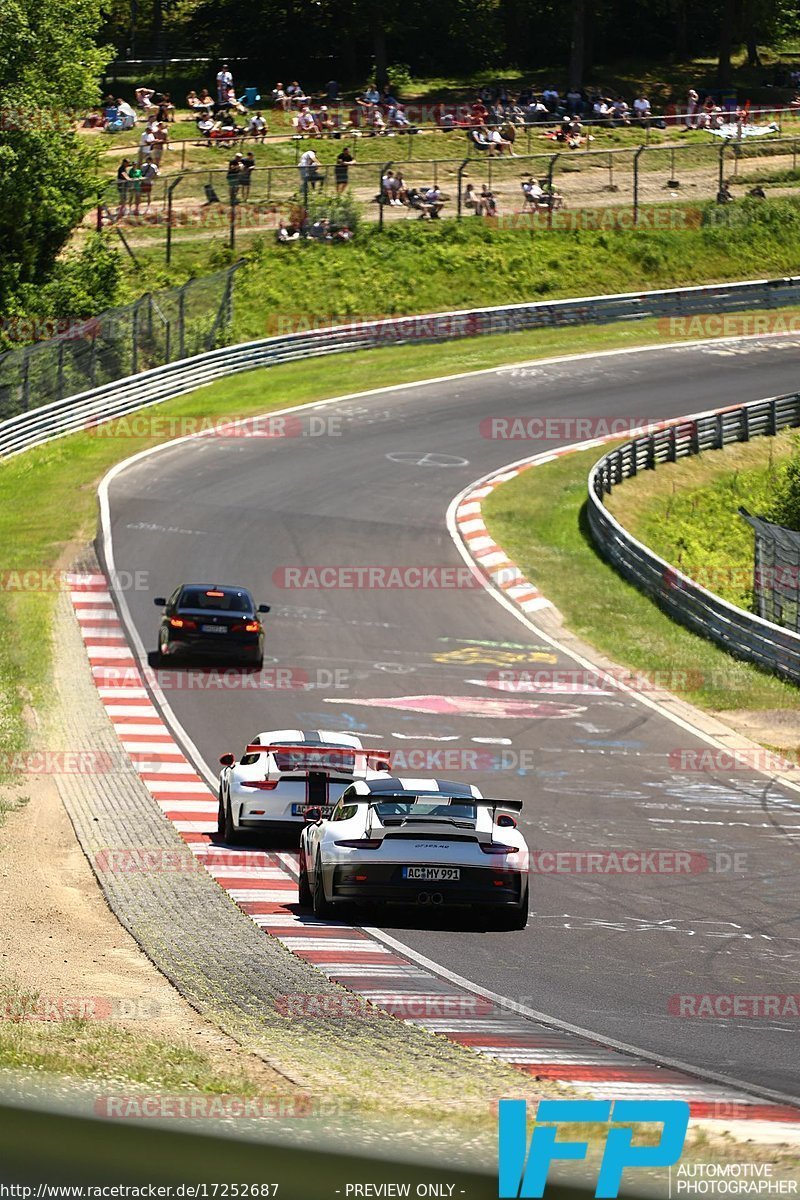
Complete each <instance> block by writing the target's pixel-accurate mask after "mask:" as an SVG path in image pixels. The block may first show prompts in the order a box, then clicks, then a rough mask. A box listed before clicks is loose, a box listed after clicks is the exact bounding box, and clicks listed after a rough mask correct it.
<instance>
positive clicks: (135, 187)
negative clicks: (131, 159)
mask: <svg viewBox="0 0 800 1200" xmlns="http://www.w3.org/2000/svg"><path fill="white" fill-rule="evenodd" d="M128 179H129V180H130V191H131V203H132V204H133V215H134V216H135V217H138V215H139V203H140V201H141V198H142V169H141V167H139V166H137V165H136V163H134V164H133V165H132V166H131V167H129V168H128Z"/></svg>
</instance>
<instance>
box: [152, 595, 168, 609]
mask: <svg viewBox="0 0 800 1200" xmlns="http://www.w3.org/2000/svg"><path fill="white" fill-rule="evenodd" d="M153 604H155V605H156V606H157V607H158V608H166V605H167V601H166V599H165V597H164V596H156V598H155V600H154V601H153Z"/></svg>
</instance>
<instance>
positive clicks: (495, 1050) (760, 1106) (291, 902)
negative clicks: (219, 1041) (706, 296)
mask: <svg viewBox="0 0 800 1200" xmlns="http://www.w3.org/2000/svg"><path fill="white" fill-rule="evenodd" d="M557 454H558V452H555V453H554V454H553V455H551V456H549V457H556V455H557ZM521 469H524V468H519V470H521ZM517 473H518V470H513V471H508V470H507V471H504V472H500V473H498V475H497V476H496V477H495V478H494V480H493V482H492V484H491V485H489V484H484V485H482V486H481V487H479V488H477V489H476V490H475V491H474V492H472V493H471V494H470V496H469V497H467V498H466V500H465V502H464V504H465V505H466V506H467V507H468V511H467V512H465V513H463V515H464V517H465V520H466V521H467V522H475V521H480V517H479V515H476V514H479V511H480V500H481V499H482V498H483V496H485V495H488V494H489V491H491V490H492V487H493V486H496V485H497V484H499V483H500V482H505V480H507V479H510V478H513V477H514V476H515V475H516V474H517ZM475 505H477V509H476V508H475V507H474V506H475ZM462 508H463V506H462ZM481 524H482V522H481ZM461 528H462V530H463V524H462V525H461ZM467 535H471V537H472V541H473V545H474V541H475V538H476V537H477V539H478V540H479V541H480V540H482V538H486V539H487V540H488V541H489V542H491V539H490V538H488V534H480V531H479V527H478V525H473V526H472V528H471V529H470V530H469V531H467ZM492 545H494V544H493V543H492ZM475 550H476V554H482V555H483V562H482V565H483V566H484V567H486V566H487V564H486V551H487V550H489V547H487V546H486V545H479V546H475ZM489 554H490V555H491V554H499V555H502V551H501V550H500V548H499V547H495V549H494V550H493V551H492V550H489ZM506 562H507V560H506V559H505V556H504V555H503V562H502V563H500V561H499V560H498V562H497V563H489V564H488V567H489V569H493V568H494V567H499V568H501V569H503V567H504V564H505V563H506ZM508 566H509V567H513V564H511V563H509V564H508ZM519 578H520V581H521V582H519V583H514V584H513V585H511V586H510V587H507V588H506V589H505V591H506V593H507V594H510V595H513V598H514V599H516V600H517V602H518V603H519V604H520V605H521V606H523V607H524V606H526V605H531V604H532V603H533V604H535V606H536V607H543V605H545V604H547V601H546V600H544V598H543V597H541V596H540V595H539V593H538V592H537V591H536V589H535V588H532V587H531V585H530V584H528V583H527V581H525V580H524V578H523V577H522V576H521V575H520V576H519ZM70 582H71V583H72V584H73V588H74V590H72V591H71V598H72V603H73V607H74V610H75V614H76V616H77V619H78V622H79V625H80V628H81V632H82V636H83V640H84V645H85V647H86V653H87V655H88V658H89V663H90V666H91V670H92V675H93V678H94V681H95V684H96V686H97V689H98V692H99V695H100V698H101V700H102V702H103V704H104V706H105V710H106V712H107V714H108V717H109V719H110V720H111V723H112V724H113V726H114V729H115V731H116V733H117V736H118V737H119V740H120V743H121V745H122V747H123V749H124V750H125V751H126V752H127V753H128V754H129V755H130V756H131V762H132V766H133V767H134V768H135V770H136V771H137V773H138V774H139V776H140V778H141V779H142V780H143V782H144V784H145V786H146V787H147V789H148V791H149V792H150V794H151V796H152V797H153V799H154V801H155V802H156V803H157V804H158V806H159V807H160V809H161V811H162V812H163V814H164V817H165V818H166V819H167V820H169V821H171V822H172V824H173V825H174V827H175V828H176V829H177V831H178V833H179V834H180V836H181V838H182V839H183V841H184V842H185V843H186V844H187V845H188V847H189V849H190V850H191V851H192V853H193V854H194V855H195V856H196V859H197V861H198V863H199V864H202V865H203V866H204V867H205V869H206V870H207V871H208V872H209V873H210V874H211V875H212V876H213V878H214V879H215V880H216V882H217V883H218V884H219V886H220V887H222V888H223V889H224V890H225V891H226V892H227V893H228V895H229V896H230V897H231V898H232V899H233V900H234V901H235V902H236V904H238V906H239V908H241V909H242V911H243V912H245V913H246V914H247V915H248V916H249V917H250V918H251V920H253V921H255V923H256V924H257V925H258V926H259V927H260V928H261V929H263V930H264V932H265V933H267V934H269V935H271V936H272V937H275V938H277V939H278V940H279V941H281V942H282V943H283V945H284V946H286V947H287V949H288V950H290V951H291V952H292V953H293V954H295V955H297V957H298V958H301V959H303V960H304V961H306V962H309V963H312V964H313V965H314V966H315V967H317V968H318V969H319V970H320V971H321V972H322V973H323V974H324V975H325V976H327V978H328V979H330V980H332V981H333V982H335V983H338V984H340V985H341V986H342V987H344V988H346V989H348V990H349V991H350V992H353V993H355V995H356V996H358V997H361V998H362V1000H364V1001H369V1002H370V1003H371V1004H374V1005H376V1006H377V1007H378V1008H381V1009H384V1010H386V1011H387V1012H389V1013H390V1014H391V1015H393V1016H395V1017H397V1018H398V1019H400V1020H403V1021H406V1022H408V1023H411V1024H415V1025H418V1026H421V1027H422V1028H424V1029H427V1030H429V1031H430V1032H432V1033H437V1034H441V1035H443V1036H444V1037H446V1038H448V1039H449V1040H450V1041H452V1042H455V1043H458V1044H459V1045H461V1046H465V1047H468V1048H469V1049H471V1050H473V1051H475V1052H476V1053H479V1054H484V1055H486V1056H488V1057H490V1058H495V1059H498V1060H500V1061H502V1062H504V1063H506V1064H508V1065H510V1066H513V1067H516V1068H517V1069H519V1070H520V1071H522V1072H524V1073H525V1074H527V1075H530V1076H534V1077H536V1078H538V1079H548V1080H552V1081H554V1082H557V1083H559V1084H562V1085H563V1086H564V1087H574V1088H577V1089H579V1090H580V1091H581V1092H582V1093H586V1094H588V1095H590V1096H593V1097H598V1098H625V1097H630V1098H637V1097H644V1096H652V1095H653V1094H654V1093H655V1094H657V1096H658V1097H659V1098H661V1099H670V1098H672V1099H685V1100H688V1101H689V1103H690V1106H691V1113H692V1116H693V1117H694V1118H695V1119H704V1120H723V1121H726V1122H730V1121H737V1120H743V1119H751V1120H752V1119H755V1120H762V1121H779V1122H785V1123H791V1124H796V1125H797V1126H798V1131H797V1132H798V1136H800V1109H798V1108H793V1107H791V1106H789V1105H783V1104H776V1103H773V1102H771V1101H765V1100H759V1099H754V1098H753V1097H751V1096H748V1095H746V1094H745V1093H743V1092H740V1091H738V1090H737V1089H736V1088H735V1087H733V1086H730V1087H728V1086H726V1085H724V1084H717V1083H710V1082H706V1081H705V1080H699V1079H696V1078H695V1077H693V1076H692V1075H690V1074H688V1073H684V1072H682V1071H680V1070H677V1069H672V1068H670V1067H660V1066H658V1065H654V1064H653V1063H651V1062H648V1061H647V1060H646V1059H644V1058H640V1057H637V1056H636V1055H635V1054H632V1053H625V1052H623V1051H620V1050H616V1049H614V1048H613V1047H609V1046H605V1045H603V1044H602V1043H600V1042H596V1041H593V1040H592V1039H591V1038H589V1037H586V1036H583V1035H581V1034H578V1033H572V1032H569V1031H566V1030H561V1029H558V1028H553V1027H551V1026H550V1025H548V1024H546V1023H544V1022H543V1021H537V1020H535V1019H532V1018H530V1017H528V1016H523V1015H521V1014H520V1013H518V1012H516V1011H515V1010H514V1008H513V1005H511V1004H509V1003H506V1004H502V1003H498V1001H497V999H496V998H490V997H486V996H482V995H481V994H480V993H479V992H472V991H469V990H467V989H466V988H464V987H461V986H459V985H458V984H457V983H453V982H451V981H450V980H449V979H448V978H446V977H444V976H441V975H438V974H437V973H436V972H435V970H434V969H430V968H429V967H427V966H422V965H420V964H418V963H416V962H414V961H413V960H412V959H410V958H407V957H404V956H403V954H402V953H399V952H398V951H397V949H396V948H395V947H394V946H392V945H391V944H385V943H384V942H383V941H381V940H379V939H378V938H377V937H373V936H371V935H370V934H369V933H367V932H366V931H365V930H363V929H360V928H358V927H356V926H352V925H344V924H338V923H326V922H323V921H319V920H317V919H316V918H314V917H313V916H311V915H310V914H306V913H304V912H302V913H301V912H298V910H297V903H296V902H297V885H296V880H295V877H296V869H297V868H296V861H297V856H296V855H295V854H288V853H272V852H266V851H260V850H253V849H247V848H245V847H240V846H237V847H230V846H225V845H224V844H222V843H221V842H220V840H219V838H218V835H217V833H216V824H217V797H216V796H215V795H214V794H213V792H212V791H211V790H210V789H209V787H208V786H207V784H206V783H205V782H204V781H203V779H202V778H201V777H200V775H198V774H197V772H196V771H195V769H194V767H193V766H192V765H191V763H189V762H188V760H187V759H186V757H185V755H184V754H183V752H182V750H181V748H180V746H179V745H178V743H177V742H176V741H175V739H174V738H173V736H172V734H171V733H170V731H169V728H168V726H167V725H166V723H165V722H164V719H163V718H162V716H161V714H160V713H159V711H158V709H157V708H156V706H155V705H154V704H153V702H152V699H151V697H150V693H149V691H148V689H147V688H146V686H145V680H144V678H143V676H142V673H141V671H140V668H139V664H138V663H137V661H136V659H135V658H134V655H133V653H132V651H131V649H130V647H129V645H128V642H127V639H126V637H125V631H124V629H123V626H122V624H121V622H120V620H119V617H118V615H117V612H116V609H115V607H114V602H113V599H112V597H111V594H110V592H109V590H108V584H107V581H106V579H105V576H103V575H88V576H86V575H75V576H72V577H70ZM512 588H513V589H514V591H512ZM528 592H530V593H531V594H530V595H528V594H527V593H528ZM515 593H516V594H515ZM527 611H530V609H528V610H527ZM165 869H169V866H168V865H165ZM389 942H391V939H389ZM316 1000H317V1001H318V1000H319V998H318V997H317V998H316ZM314 1001H315V998H314V997H286V998H285V1002H286V1005H287V1009H286V1011H287V1013H288V1014H289V1015H291V1013H292V1011H293V1010H294V1011H296V1012H297V1015H308V1011H307V1006H308V1005H310V1004H313V1003H314ZM324 1002H327V1001H324ZM295 1006H299V1007H295ZM323 1011H325V1010H323ZM356 1011H357V1009H356ZM785 1128H786V1134H787V1137H788V1136H790V1130H789V1128H788V1124H787V1125H786V1126H785Z"/></svg>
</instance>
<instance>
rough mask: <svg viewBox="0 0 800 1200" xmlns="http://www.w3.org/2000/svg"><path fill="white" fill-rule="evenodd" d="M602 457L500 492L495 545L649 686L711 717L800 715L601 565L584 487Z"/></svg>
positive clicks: (549, 469) (788, 698)
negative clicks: (657, 684)
mask: <svg viewBox="0 0 800 1200" xmlns="http://www.w3.org/2000/svg"><path fill="white" fill-rule="evenodd" d="M598 457H599V452H598V450H597V449H596V448H595V449H593V450H587V451H583V452H581V453H576V454H570V455H566V456H565V457H564V458H561V459H558V460H556V461H555V462H552V463H547V464H545V465H544V466H541V467H536V468H534V469H532V470H530V471H526V472H524V473H523V474H522V475H519V476H518V477H517V478H516V479H514V480H512V481H510V482H509V483H506V484H503V486H502V487H500V488H497V489H496V490H495V491H494V492H492V493H491V495H490V496H489V497H487V499H486V501H485V503H484V506H483V513H484V519H485V521H486V523H487V525H488V527H489V529H490V531H491V534H492V536H493V537H494V539H495V540H496V541H497V542H498V543H499V544H500V545H501V546H502V547H503V549H504V550H505V551H506V553H507V554H508V555H509V556H510V557H511V558H512V559H513V560H514V561H515V562H516V563H517V564H518V565H519V567H520V569H521V570H522V571H523V572H524V573H525V574H526V575H527V576H528V578H529V579H531V580H532V581H533V582H534V583H535V584H536V585H537V587H539V588H541V590H542V592H543V593H544V594H545V595H546V596H547V597H548V598H549V599H550V600H552V601H553V603H554V604H555V605H556V606H557V607H558V608H559V609H560V611H561V613H562V614H563V616H564V621H565V624H566V625H567V626H568V628H569V629H570V631H571V632H572V633H574V634H576V635H577V636H578V637H580V638H582V639H583V640H584V641H586V642H588V643H590V644H591V645H593V646H595V647H597V649H598V650H600V651H601V652H602V653H603V654H606V655H608V657H609V658H611V659H613V660H614V661H615V662H617V663H620V664H622V665H623V666H624V667H626V668H629V669H631V670H633V671H638V672H641V673H642V674H643V675H644V676H645V677H646V678H648V679H650V678H652V677H653V674H654V673H656V678H657V679H662V680H665V681H669V682H668V683H667V684H666V686H667V687H668V689H669V690H670V691H672V692H674V693H675V694H676V695H678V696H681V697H682V698H684V699H685V700H688V701H689V702H690V703H692V704H695V705H697V706H698V707H699V708H702V709H705V710H706V711H707V712H710V713H714V714H718V713H725V714H726V716H727V717H730V716H731V714H733V715H735V713H736V711H737V710H741V711H743V712H752V711H759V710H760V711H770V712H772V711H775V710H795V711H796V708H797V689H796V688H793V687H792V686H791V685H790V684H788V683H784V682H782V681H781V680H779V679H777V678H775V677H774V676H772V675H769V674H767V673H765V672H763V671H760V670H759V669H758V668H757V667H754V666H751V665H750V664H748V663H744V662H738V661H737V660H735V659H733V658H731V657H730V656H729V655H727V654H725V653H724V651H722V650H720V649H718V648H717V647H716V646H715V645H714V644H713V643H712V642H708V641H706V640H705V639H703V638H700V637H697V636H696V635H695V634H693V633H691V632H690V631H689V630H688V629H684V628H683V626H681V625H677V624H675V622H673V621H671V620H670V619H669V617H667V616H666V615H665V614H664V613H662V612H661V610H660V609H659V608H657V606H656V605H655V604H653V603H652V601H651V600H649V599H648V598H647V597H646V596H645V595H644V594H643V593H642V592H639V591H638V590H637V589H636V588H635V587H633V586H632V585H631V584H629V583H626V582H625V580H624V579H622V577H621V576H619V575H618V574H617V573H616V571H615V570H613V568H612V567H610V566H608V564H607V563H605V562H604V561H603V560H602V559H601V558H600V556H599V555H598V554H597V552H596V550H595V549H594V546H593V545H592V542H591V539H590V536H589V531H588V528H587V523H586V512H585V509H586V479H587V475H588V473H589V469H590V468H591V466H592V464H593V463H595V462H596V461H597V459H598ZM625 486H627V484H626V485H625ZM620 490H621V491H624V488H623V489H620ZM684 681H685V684H684ZM777 748H779V749H784V750H786V749H788V747H777Z"/></svg>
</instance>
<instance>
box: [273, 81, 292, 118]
mask: <svg viewBox="0 0 800 1200" xmlns="http://www.w3.org/2000/svg"><path fill="white" fill-rule="evenodd" d="M272 103H273V104H274V105H275V107H276V108H279V109H280V110H281V112H286V110H287V109H288V107H289V103H290V101H289V97H288V96H287V95H286V92H285V91H284V90H283V84H282V83H276V84H275V87H274V88H273V89H272Z"/></svg>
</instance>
